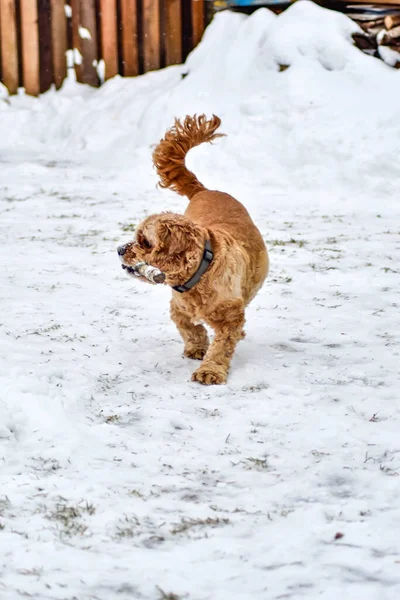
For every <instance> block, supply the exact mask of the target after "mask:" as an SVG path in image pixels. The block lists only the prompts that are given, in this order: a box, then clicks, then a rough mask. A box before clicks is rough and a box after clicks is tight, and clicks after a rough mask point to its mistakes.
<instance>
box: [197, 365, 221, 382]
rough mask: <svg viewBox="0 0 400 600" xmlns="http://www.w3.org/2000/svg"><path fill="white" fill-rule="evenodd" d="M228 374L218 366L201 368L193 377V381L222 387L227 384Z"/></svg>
mask: <svg viewBox="0 0 400 600" xmlns="http://www.w3.org/2000/svg"><path fill="white" fill-rule="evenodd" d="M226 379H227V373H226V371H225V370H224V369H222V368H219V367H218V366H215V367H211V366H207V365H204V366H201V367H199V368H198V369H197V370H196V371H195V372H194V373H193V375H192V381H197V382H198V383H202V384H203V385H220V384H221V383H226Z"/></svg>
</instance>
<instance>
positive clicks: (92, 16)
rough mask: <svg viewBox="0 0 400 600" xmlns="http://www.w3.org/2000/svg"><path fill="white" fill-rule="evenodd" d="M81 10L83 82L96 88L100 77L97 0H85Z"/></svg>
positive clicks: (79, 34) (80, 34) (79, 32)
mask: <svg viewBox="0 0 400 600" xmlns="http://www.w3.org/2000/svg"><path fill="white" fill-rule="evenodd" d="M80 9H81V10H80V23H79V30H78V36H79V38H80V48H81V54H82V69H81V81H82V83H88V84H89V85H93V86H95V87H96V86H98V85H99V77H98V75H97V69H96V64H97V60H98V52H97V25H96V5H95V0H83V2H81V5H80Z"/></svg>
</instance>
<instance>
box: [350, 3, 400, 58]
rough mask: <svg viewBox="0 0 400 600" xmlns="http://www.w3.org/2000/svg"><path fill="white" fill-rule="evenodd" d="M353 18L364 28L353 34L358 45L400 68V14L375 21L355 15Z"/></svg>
mask: <svg viewBox="0 0 400 600" xmlns="http://www.w3.org/2000/svg"><path fill="white" fill-rule="evenodd" d="M349 16H350V15H349ZM352 18H353V19H354V20H355V21H356V22H357V23H358V25H359V26H360V27H361V29H362V30H363V33H354V34H353V40H354V43H355V44H356V46H357V47H358V48H360V49H361V50H363V51H364V52H366V53H367V54H372V55H373V56H376V57H378V58H381V59H382V60H383V61H385V62H386V63H388V64H389V65H390V66H392V67H395V68H397V69H400V14H397V15H387V16H385V17H381V18H376V19H374V20H373V21H371V20H364V19H363V20H361V19H360V18H359V17H358V18H357V17H355V16H353V15H352Z"/></svg>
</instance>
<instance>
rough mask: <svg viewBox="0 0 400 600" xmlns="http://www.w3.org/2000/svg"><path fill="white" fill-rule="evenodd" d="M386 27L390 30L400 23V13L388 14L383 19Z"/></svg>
mask: <svg viewBox="0 0 400 600" xmlns="http://www.w3.org/2000/svg"><path fill="white" fill-rule="evenodd" d="M399 2H400V0H399ZM383 22H384V24H385V27H386V29H387V30H388V31H389V30H390V29H393V27H397V26H398V25H400V15H387V16H386V17H385V18H384V20H383Z"/></svg>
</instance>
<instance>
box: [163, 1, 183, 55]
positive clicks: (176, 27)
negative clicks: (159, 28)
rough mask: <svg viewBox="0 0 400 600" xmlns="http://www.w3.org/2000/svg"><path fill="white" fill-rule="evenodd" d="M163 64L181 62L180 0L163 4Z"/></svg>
mask: <svg viewBox="0 0 400 600" xmlns="http://www.w3.org/2000/svg"><path fill="white" fill-rule="evenodd" d="M165 4H166V6H165V13H164V16H165V64H166V65H179V64H180V63H181V62H182V8H181V0H166V2H165Z"/></svg>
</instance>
